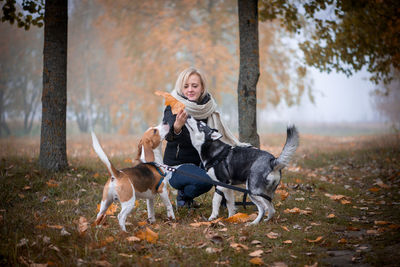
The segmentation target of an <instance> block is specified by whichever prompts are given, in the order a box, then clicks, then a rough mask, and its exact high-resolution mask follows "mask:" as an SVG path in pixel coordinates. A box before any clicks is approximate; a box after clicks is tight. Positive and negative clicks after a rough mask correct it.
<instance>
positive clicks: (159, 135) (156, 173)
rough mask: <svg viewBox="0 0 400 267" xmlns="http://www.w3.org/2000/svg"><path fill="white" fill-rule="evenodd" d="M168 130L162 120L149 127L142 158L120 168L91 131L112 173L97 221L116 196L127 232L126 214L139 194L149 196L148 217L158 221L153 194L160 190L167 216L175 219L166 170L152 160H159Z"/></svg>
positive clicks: (119, 218)
mask: <svg viewBox="0 0 400 267" xmlns="http://www.w3.org/2000/svg"><path fill="white" fill-rule="evenodd" d="M168 131H169V126H168V124H160V125H159V126H157V127H151V128H149V129H148V130H147V131H146V132H145V133H144V134H143V136H142V139H141V140H140V142H139V151H138V155H137V160H139V159H141V162H140V163H139V164H137V165H136V166H134V167H130V168H125V169H121V170H117V169H116V168H114V166H113V165H112V163H111V162H110V161H109V159H108V157H107V155H106V154H105V153H104V151H103V149H102V148H101V146H100V144H99V141H98V140H97V137H96V135H95V134H94V133H93V132H92V141H93V148H94V150H95V151H96V153H97V155H98V156H99V158H100V159H101V161H102V162H103V163H104V164H105V165H106V166H107V169H108V171H109V173H110V175H111V177H110V178H109V179H108V181H107V183H106V184H105V186H104V189H103V198H102V201H101V206H100V211H99V213H98V214H97V218H96V221H95V224H96V225H97V224H100V223H101V221H102V220H103V218H104V217H105V214H106V211H107V209H108V207H109V206H110V205H111V203H112V202H113V201H114V200H119V201H120V203H121V212H120V213H119V214H118V222H119V225H120V226H121V229H122V230H123V231H125V232H126V227H125V222H126V218H127V216H128V215H129V213H130V212H131V211H132V209H133V208H134V207H135V201H136V199H138V198H144V199H146V200H147V212H148V219H149V221H150V222H151V223H153V222H154V221H155V214H154V213H155V212H154V197H155V195H156V194H157V193H159V194H160V197H161V199H162V201H163V203H164V205H165V206H166V208H167V216H168V218H170V219H175V215H174V211H173V208H172V205H171V202H170V200H169V198H168V191H167V181H166V180H164V176H165V173H164V172H163V171H162V170H160V169H159V168H157V167H156V166H154V165H152V164H150V163H149V162H154V161H157V160H160V158H161V142H162V140H163V139H164V138H165V135H166V134H167V133H168ZM146 162H147V163H146Z"/></svg>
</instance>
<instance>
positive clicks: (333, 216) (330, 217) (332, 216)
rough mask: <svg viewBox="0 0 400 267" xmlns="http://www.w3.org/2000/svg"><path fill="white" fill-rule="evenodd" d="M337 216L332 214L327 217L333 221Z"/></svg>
mask: <svg viewBox="0 0 400 267" xmlns="http://www.w3.org/2000/svg"><path fill="white" fill-rule="evenodd" d="M335 217H336V216H335V214H333V213H331V214H329V215H328V216H326V218H328V219H332V218H335Z"/></svg>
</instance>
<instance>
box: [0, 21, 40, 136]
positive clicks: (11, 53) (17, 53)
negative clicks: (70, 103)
mask: <svg viewBox="0 0 400 267" xmlns="http://www.w3.org/2000/svg"><path fill="white" fill-rule="evenodd" d="M0 32H1V34H2V36H7V38H1V40H0V51H1V53H0V73H1V75H0V114H1V118H0V135H2V136H4V135H9V134H11V129H10V128H9V126H8V124H7V121H6V118H7V119H8V120H10V119H16V118H22V121H23V124H22V127H23V128H22V131H23V133H25V134H28V133H29V132H30V131H31V130H32V125H33V121H34V119H35V116H36V114H37V113H38V109H39V101H40V96H41V88H42V85H41V82H42V67H41V65H42V63H43V58H42V49H43V35H42V34H41V31H40V30H38V29H37V28H34V29H31V30H30V31H23V30H16V29H15V28H13V27H11V26H10V25H7V24H5V23H0ZM27 44H30V45H29V46H28V45H27Z"/></svg>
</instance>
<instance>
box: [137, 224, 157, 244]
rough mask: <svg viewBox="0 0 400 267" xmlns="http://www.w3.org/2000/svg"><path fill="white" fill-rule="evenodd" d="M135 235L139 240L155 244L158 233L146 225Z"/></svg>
mask: <svg viewBox="0 0 400 267" xmlns="http://www.w3.org/2000/svg"><path fill="white" fill-rule="evenodd" d="M136 237H137V238H140V239H141V240H146V241H147V242H149V243H152V244H155V243H156V242H157V239H158V234H157V233H155V232H153V231H152V230H151V229H150V228H148V227H146V229H145V230H144V231H139V232H137V233H136Z"/></svg>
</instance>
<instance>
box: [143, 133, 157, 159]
mask: <svg viewBox="0 0 400 267" xmlns="http://www.w3.org/2000/svg"><path fill="white" fill-rule="evenodd" d="M143 148H144V158H145V160H146V162H153V161H154V152H153V141H152V140H151V139H150V138H146V139H144V141H143Z"/></svg>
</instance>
